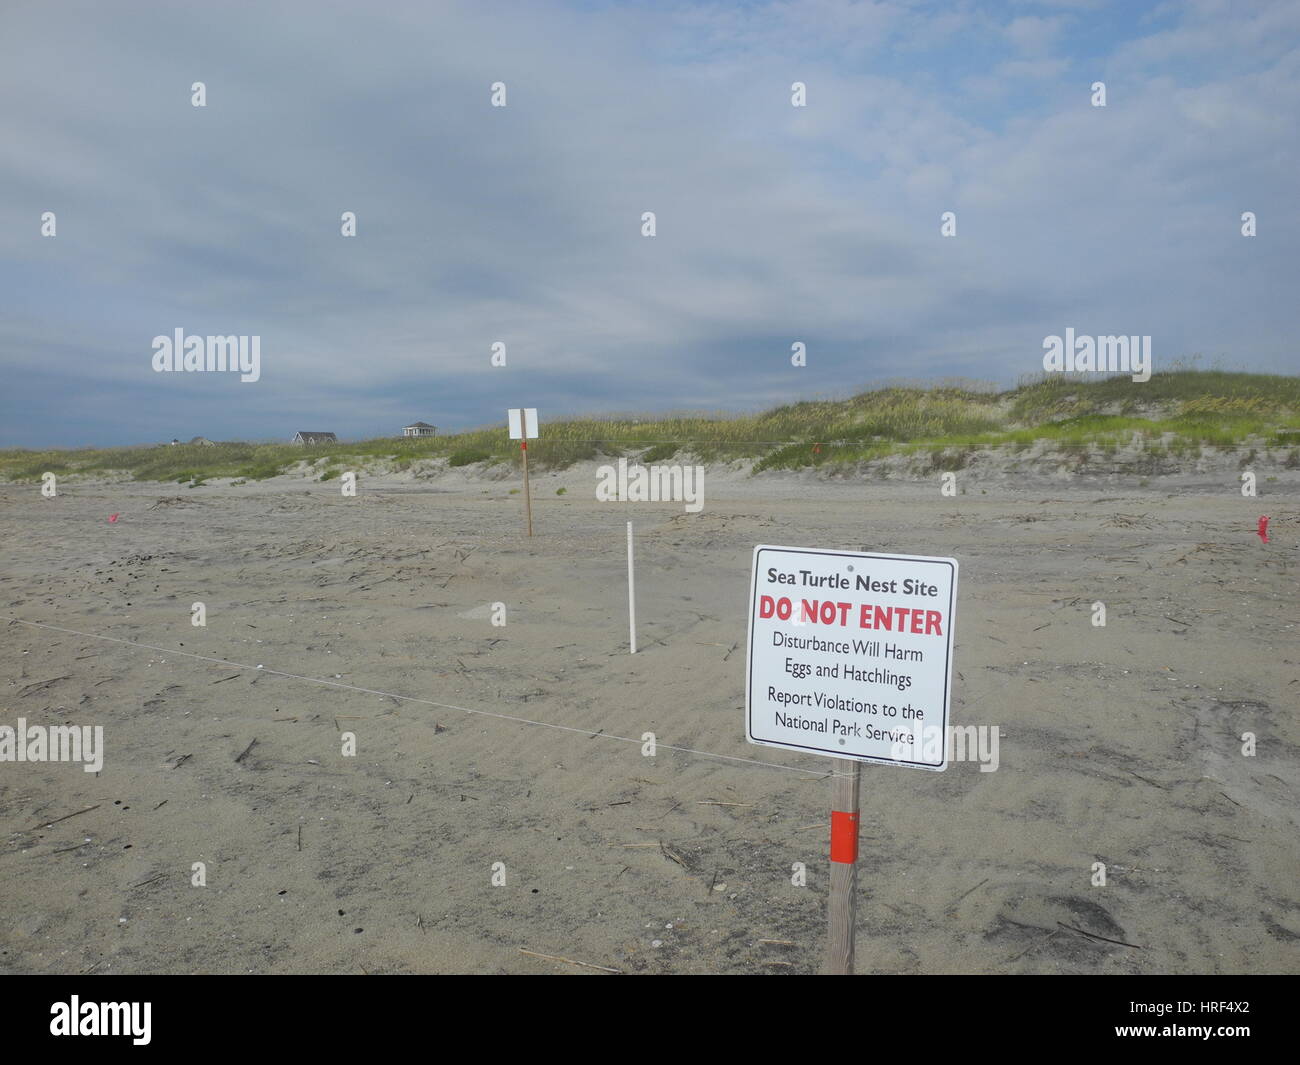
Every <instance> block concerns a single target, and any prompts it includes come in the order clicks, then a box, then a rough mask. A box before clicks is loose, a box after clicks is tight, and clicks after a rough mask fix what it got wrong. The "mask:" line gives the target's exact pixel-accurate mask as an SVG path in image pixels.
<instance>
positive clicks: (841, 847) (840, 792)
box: [825, 758, 862, 976]
mask: <svg viewBox="0 0 1300 1065" xmlns="http://www.w3.org/2000/svg"><path fill="white" fill-rule="evenodd" d="M861 772H862V763H861V762H857V761H854V760H853V759H849V758H837V759H835V762H834V776H833V777H832V778H831V897H830V924H829V928H828V930H827V939H826V967H825V972H826V973H827V974H828V975H830V976H848V975H852V973H853V950H854V932H855V931H856V928H857V912H858V785H859V781H860V779H861Z"/></svg>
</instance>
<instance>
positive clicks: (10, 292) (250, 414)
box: [0, 0, 1300, 446]
mask: <svg viewBox="0 0 1300 1065" xmlns="http://www.w3.org/2000/svg"><path fill="white" fill-rule="evenodd" d="M195 81H203V82H204V83H205V85H206V89H207V106H206V107H205V108H195V107H192V106H191V103H190V95H191V94H190V86H191V84H192V83H193V82H195ZM496 81H501V82H504V83H505V84H506V86H507V94H508V96H507V99H508V104H507V106H506V107H505V108H493V107H491V106H490V98H489V97H490V89H489V87H490V85H491V84H492V83H493V82H496ZM794 81H802V82H804V83H805V84H806V85H807V94H808V105H807V107H805V108H794V107H792V106H791V105H790V87H791V83H792V82H794ZM1094 81H1104V82H1105V83H1106V90H1107V106H1106V107H1105V108H1095V107H1092V106H1091V104H1090V99H1089V98H1090V95H1091V91H1090V86H1091V85H1092V83H1093V82H1094ZM0 100H3V102H4V105H5V106H3V107H2V108H0V189H2V190H3V195H2V196H0V291H3V293H4V296H3V298H2V302H0V360H3V366H4V370H5V374H4V380H5V388H4V389H3V398H2V399H0V415H2V420H0V446H80V445H87V444H92V445H108V444H128V443H142V442H149V441H159V440H169V439H171V438H172V437H174V436H178V437H181V438H183V439H188V438H189V437H191V436H195V435H204V436H208V437H211V438H214V439H240V438H243V439H287V438H288V437H289V436H290V435H291V434H292V433H293V431H294V430H296V429H315V430H333V431H335V432H337V433H339V434H340V436H344V437H363V436H376V435H384V434H389V433H395V432H396V431H397V429H398V427H400V426H401V425H403V424H405V423H407V422H409V421H412V420H416V419H422V420H425V421H429V422H433V423H435V424H437V425H438V426H440V427H442V428H446V429H451V430H454V429H457V428H466V427H470V426H477V425H482V424H485V423H490V422H495V421H498V420H503V419H504V410H505V408H506V407H508V406H519V405H521V404H527V405H531V406H536V407H538V408H539V409H540V410H541V413H542V418H543V421H545V419H546V418H547V417H548V416H551V417H554V416H559V415H562V414H579V413H593V412H614V411H650V410H682V409H703V410H732V411H740V410H752V409H757V408H762V407H765V406H769V405H774V404H776V403H779V402H783V401H785V400H788V399H790V398H792V397H809V398H811V397H815V396H827V395H844V394H847V393H850V392H852V391H854V390H855V389H857V388H858V387H860V386H862V385H864V384H867V383H870V382H878V381H882V380H888V379H894V378H900V377H901V378H909V379H917V378H942V377H953V376H961V377H970V378H978V379H983V380H990V381H995V382H998V383H999V384H1003V385H1010V384H1013V383H1014V382H1015V381H1016V379H1017V378H1018V377H1019V376H1020V375H1022V374H1026V373H1032V372H1034V371H1035V370H1037V369H1039V368H1041V359H1042V341H1043V338H1044V337H1045V336H1047V335H1049V334H1054V333H1062V332H1063V331H1064V330H1065V328H1066V327H1067V326H1071V327H1073V328H1074V329H1075V330H1076V331H1077V332H1078V333H1080V334H1092V335H1099V334H1126V335H1127V334H1149V335H1151V336H1152V338H1153V339H1152V348H1153V352H1154V358H1155V364H1156V369H1157V370H1158V369H1160V368H1161V367H1162V366H1168V365H1169V364H1171V363H1172V362H1173V361H1174V360H1176V359H1187V358H1189V357H1190V356H1192V355H1194V354H1200V355H1202V356H1203V363H1211V362H1218V363H1219V364H1221V365H1223V366H1224V367H1226V368H1231V369H1248V370H1257V371H1269V372H1285V373H1293V372H1295V371H1296V368H1297V365H1298V364H1300V360H1298V359H1297V356H1296V353H1295V345H1294V342H1293V339H1292V334H1293V325H1292V320H1293V317H1294V315H1293V311H1292V308H1293V306H1294V304H1295V303H1296V291H1295V289H1296V277H1297V270H1296V249H1297V247H1300V243H1298V241H1297V238H1300V232H1298V231H1297V230H1298V227H1297V217H1296V215H1297V212H1296V206H1295V193H1294V189H1295V185H1296V177H1297V174H1300V158H1298V156H1300V152H1298V151H1297V145H1300V136H1297V129H1296V116H1297V115H1300V5H1297V4H1294V3H1267V2H1259V3H1227V2H1218V0H1213V2H1212V0H1200V2H1189V3H1155V4H1139V3H1116V4H1107V3H1102V2H1095V3H1094V2H1089V0H1073V2H1057V3H1049V2H1044V3H1036V2H1029V0H1025V2H1004V3H960V2H958V3H944V4H941V3H912V2H906V0H890V2H879V3H867V2H857V3H855V2H849V0H785V2H771V3H765V2H751V3H658V2H656V3H649V2H647V3H639V4H637V3H591V2H586V3H568V4H563V3H546V2H543V0H538V2H530V3H519V4H438V3H391V4H383V5H372V4H367V5H364V6H363V5H361V4H359V3H349V4H342V3H335V4H331V3H268V2H258V3H239V2H235V3H222V4H212V5H197V4H185V5H177V4H162V3H156V4H152V3H125V4H113V5H104V4H99V3H58V2H55V3H49V2H42V3H12V2H11V3H8V4H6V5H5V8H4V10H3V11H2V12H0ZM949 210H951V211H955V212H956V214H957V235H956V236H955V237H952V238H944V237H941V236H940V231H939V230H940V215H941V213H942V212H944V211H949ZM45 211H53V212H55V214H56V216H57V227H58V229H57V236H56V237H53V238H49V237H42V236H41V232H40V220H41V214H42V212H45ZM344 211H354V212H356V215H357V229H358V235H357V236H356V237H354V238H347V237H343V236H341V235H340V232H339V227H340V215H341V214H342V212H344ZM643 211H654V212H655V213H656V217H657V228H658V232H657V235H656V236H655V237H653V238H646V237H643V236H641V232H640V228H641V223H640V219H641V214H642V212H643ZM1243 211H1254V212H1255V213H1256V215H1257V218H1258V230H1259V232H1258V236H1256V237H1253V238H1246V237H1243V236H1242V235H1241V233H1240V226H1241V223H1240V216H1241V214H1242V212H1243ZM176 328H183V329H185V330H186V331H187V332H188V333H192V334H201V335H204V334H210V333H211V334H246V335H252V334H257V335H259V336H260V337H261V338H262V340H261V351H262V367H261V379H260V380H259V381H258V382H256V383H252V384H244V383H240V382H239V381H238V379H237V378H236V377H234V375H220V374H210V373H191V374H184V373H172V374H160V373H155V372H154V371H153V369H152V367H151V361H150V360H151V356H152V347H151V342H152V339H153V337H154V336H156V335H159V334H168V335H169V334H171V333H172V331H173V330H175V329H176ZM498 340H499V341H504V342H505V343H506V345H507V351H508V365H507V366H506V367H505V368H500V367H492V366H491V365H490V363H489V356H490V353H491V345H492V344H493V342H495V341H498ZM795 341H803V342H804V343H805V344H806V345H807V350H808V365H807V366H806V367H803V368H796V367H793V366H791V365H790V358H789V356H790V345H791V344H792V343H793V342H795ZM1134 387H1135V388H1140V387H1141V385H1140V384H1135V385H1134Z"/></svg>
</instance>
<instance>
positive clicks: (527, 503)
mask: <svg viewBox="0 0 1300 1065" xmlns="http://www.w3.org/2000/svg"><path fill="white" fill-rule="evenodd" d="M519 416H520V419H521V421H522V422H523V424H524V426H525V428H524V432H525V437H524V439H523V440H520V441H519V449H520V450H521V451H522V452H523V453H524V509H525V510H526V511H527V512H528V535H529V536H532V535H533V497H532V494H531V493H530V492H529V491H528V437H527V435H526V434H527V431H528V430H527V422H528V419H527V417H526V416H525V415H524V413H523V411H522V410H521V411H520V415H519Z"/></svg>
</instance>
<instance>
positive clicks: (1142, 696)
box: [0, 465, 1300, 975]
mask: <svg viewBox="0 0 1300 1065" xmlns="http://www.w3.org/2000/svg"><path fill="white" fill-rule="evenodd" d="M1271 472H1272V473H1275V474H1276V477H1275V480H1273V481H1271V482H1269V483H1267V484H1265V483H1264V481H1263V478H1262V477H1261V495H1260V497H1259V498H1255V499H1246V498H1243V497H1242V496H1241V494H1240V492H1239V491H1238V489H1237V484H1236V477H1235V474H1233V473H1226V474H1225V473H1220V472H1216V473H1211V474H1206V475H1201V476H1197V475H1184V476H1180V477H1171V478H1153V479H1151V481H1150V483H1148V484H1146V485H1145V486H1140V485H1139V484H1138V483H1137V482H1136V480H1130V481H1129V482H1127V483H1116V484H1104V485H1098V484H1088V483H1081V482H1079V481H1077V480H1061V479H1051V478H1043V479H1041V481H1040V482H1039V483H1029V484H1025V483H1018V484H1007V483H998V482H996V481H995V480H991V479H990V480H987V481H980V480H979V479H977V478H966V480H965V481H964V482H963V485H964V487H965V488H966V493H965V494H963V495H959V496H957V497H954V498H945V497H943V496H941V495H940V493H939V491H938V487H937V479H929V480H924V481H915V482H910V483H909V482H905V481H900V482H898V483H871V482H867V481H855V480H853V479H842V480H837V481H834V482H829V481H822V480H817V479H814V478H812V477H810V476H809V477H801V476H800V477H797V476H793V475H789V476H780V475H772V476H763V477H757V478H749V477H745V476H742V475H741V474H739V473H727V472H726V471H710V481H709V494H708V496H707V502H706V505H705V506H704V509H703V511H702V512H701V513H698V514H688V513H686V512H685V511H684V509H683V507H682V505H681V504H680V503H676V504H674V503H658V504H619V503H598V502H596V501H595V500H594V498H593V491H592V486H593V484H594V483H595V478H594V474H593V467H592V466H590V465H581V466H576V467H573V468H571V469H569V470H567V471H564V472H560V473H543V474H540V475H538V476H536V477H535V478H534V482H533V498H534V523H535V533H536V535H535V536H534V537H533V538H532V539H531V540H529V539H525V538H524V537H523V535H522V532H523V504H522V499H521V497H520V496H519V495H517V494H512V492H511V490H512V489H517V487H518V482H517V480H516V479H514V478H513V477H505V476H503V477H481V476H480V477H476V476H474V475H472V474H470V473H461V472H454V473H448V474H446V475H445V476H442V477H433V478H428V479H424V480H417V479H412V478H410V477H399V476H396V475H395V476H393V477H391V478H363V479H362V482H361V486H360V488H359V491H358V494H357V496H356V497H355V498H347V497H344V496H343V495H341V493H340V489H339V484H338V482H337V481H334V482H326V483H317V482H314V481H309V480H305V479H300V478H289V477H281V478H276V479H274V480H272V481H267V482H263V483H260V484H253V483H250V484H245V485H239V486H231V485H229V484H209V485H204V486H202V487H199V488H194V489H188V488H185V487H178V486H176V485H159V484H148V483H132V482H124V483H107V482H98V483H96V482H92V481H85V482H78V481H75V480H73V481H68V482H65V483H61V484H60V489H59V492H60V494H59V495H58V496H57V497H56V498H54V499H46V498H42V496H41V494H40V491H39V486H38V485H26V484H24V485H4V486H0V535H3V539H4V543H5V548H4V557H5V564H4V567H3V576H2V577H0V615H3V618H4V620H0V625H3V627H4V633H5V637H6V638H5V640H4V641H3V644H0V663H2V664H3V682H2V688H0V691H2V693H3V694H2V696H0V724H10V725H13V724H15V723H16V722H17V719H18V718H19V717H22V718H24V719H25V720H26V721H27V722H28V723H29V724H39V725H53V724H60V723H68V724H76V725H102V726H103V729H104V742H105V755H104V765H103V768H102V770H101V771H100V772H99V773H98V774H94V773H87V772H85V771H84V770H83V768H82V767H81V766H80V765H75V764H60V763H45V764H39V763H4V764H0V831H2V833H3V840H4V842H3V851H2V853H0V897H3V899H4V900H5V901H4V903H3V913H4V919H3V920H2V921H0V971H4V972H8V973H64V974H75V973H84V972H95V973H129V972H160V973H192V972H217V973H245V972H255V973H305V972H312V973H318V972H319V973H359V972H366V973H375V974H378V973H414V972H421V973H427V972H434V973H446V972H464V973H503V972H519V973H548V972H558V973H571V974H575V975H577V974H593V975H594V974H599V973H601V972H602V970H603V969H609V970H615V971H617V972H621V973H813V972H816V971H817V970H818V968H819V967H820V964H821V956H822V951H823V948H824V940H825V922H826V898H827V856H826V855H827V819H828V813H827V811H828V808H829V795H830V785H829V783H828V780H827V775H826V774H827V772H828V769H829V763H828V762H827V760H826V759H820V758H817V757H814V756H806V755H796V754H793V753H789V752H783V751H776V750H771V749H767V748H762V747H757V746H753V745H750V744H747V743H746V742H745V741H744V733H743V709H742V704H743V699H744V669H745V617H746V606H747V600H748V589H749V566H750V557H751V552H752V550H753V547H754V545H755V544H759V543H767V544H784V545H793V546H808V547H830V548H848V549H854V550H857V549H862V548H866V549H868V550H892V551H898V552H904V553H909V554H920V555H938V556H952V557H954V558H957V559H958V560H959V561H960V564H961V567H962V569H961V583H960V589H959V595H958V601H957V615H956V616H957V622H956V646H955V666H954V674H953V679H954V694H953V702H952V721H953V723H954V724H958V725H962V724H978V725H989V726H992V725H997V726H999V729H1000V737H1001V739H1000V760H999V765H998V768H997V770H996V771H995V772H981V771H980V767H979V765H977V764H974V763H969V762H968V763H956V764H953V765H952V766H950V767H949V769H948V770H947V771H946V772H944V773H926V772H919V771H913V770H903V769H895V768H887V767H883V766H865V767H864V770H863V785H862V802H863V815H862V839H863V842H862V859H861V874H860V884H861V896H860V900H859V910H858V913H859V918H858V946H857V956H858V970H859V971H860V972H870V973H1098V974H1103V973H1106V974H1109V973H1278V972H1290V973H1294V972H1300V893H1298V892H1297V883H1298V882H1300V876H1298V874H1300V722H1298V721H1297V706H1298V705H1300V641H1298V640H1297V636H1298V635H1300V608H1298V607H1297V596H1296V593H1297V579H1296V578H1297V573H1298V572H1300V568H1298V567H1300V558H1298V557H1297V547H1296V544H1297V532H1298V531H1300V471H1294V470H1284V469H1281V468H1278V469H1277V470H1275V471H1271ZM561 488H563V489H565V492H564V494H557V491H558V490H559V489H561ZM112 514H117V515H118V519H117V520H116V521H115V522H110V521H109V520H108V517H109V515H112ZM1264 514H1266V515H1269V517H1270V519H1271V521H1270V527H1269V528H1270V537H1271V542H1269V543H1267V544H1264V543H1262V542H1261V541H1260V539H1259V537H1258V536H1257V535H1256V534H1255V528H1256V521H1257V519H1258V517H1259V516H1260V515H1264ZM629 520H632V521H634V522H635V525H636V533H637V600H638V616H639V643H640V649H639V653H637V654H636V655H635V656H633V655H630V654H629V653H628V631H627V602H626V583H625V566H626V559H625V552H626V541H625V523H626V522H627V521H629ZM1096 601H1101V602H1104V603H1105V605H1106V610H1107V624H1106V626H1105V627H1096V626H1094V625H1093V624H1092V623H1091V620H1090V617H1091V610H1092V604H1093V603H1094V602H1096ZM196 602H202V603H203V604H204V606H205V609H206V626H204V627H196V626H194V625H192V624H191V608H192V604H194V603H196ZM496 603H503V604H505V609H506V617H507V623H506V624H505V625H504V626H494V625H493V624H492V611H493V604H496ZM15 619H16V620H15ZM24 623H28V624H24ZM258 667H262V668H260V669H259V668H258ZM272 671H274V672H272ZM394 696H397V698H394ZM345 732H351V733H354V734H355V737H356V750H357V753H356V755H355V756H353V757H349V756H345V755H344V754H343V753H342V740H341V736H342V734H343V733H345ZM646 732H653V733H654V734H655V736H656V738H657V741H658V744H659V745H660V746H659V748H658V751H657V753H656V754H655V756H654V757H646V756H644V755H643V754H642V747H641V743H642V740H641V737H642V736H643V734H644V733H646ZM1247 732H1249V733H1253V734H1254V735H1255V736H1256V744H1257V747H1256V753H1255V754H1254V756H1245V755H1243V754H1242V745H1243V741H1242V735H1243V734H1244V733H1247ZM668 748H678V749H677V750H671V749H668ZM798 862H802V863H805V864H806V867H807V885H806V886H803V887H801V886H796V885H795V884H793V883H792V867H793V866H794V864H795V863H798ZM1098 862H1100V863H1104V864H1105V866H1106V884H1105V886H1094V884H1093V880H1094V864H1095V863H1098ZM195 863H204V867H205V873H206V886H202V887H199V886H194V885H193V883H192V878H193V877H194V875H195V873H194V865H195ZM495 863H503V866H498V865H496V864H495ZM494 869H495V872H496V874H497V879H500V874H501V872H502V869H503V870H504V880H505V883H504V885H503V886H497V885H495V884H494V883H493V879H494ZM525 951H527V952H532V953H525ZM538 955H546V956H550V957H539V956H538ZM555 958H559V959H567V960H552V959H555ZM578 962H581V963H586V964H575V963H578Z"/></svg>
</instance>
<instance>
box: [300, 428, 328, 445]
mask: <svg viewBox="0 0 1300 1065" xmlns="http://www.w3.org/2000/svg"><path fill="white" fill-rule="evenodd" d="M338 442H339V438H338V437H337V436H335V435H334V434H333V433H308V432H304V431H303V430H301V429H300V430H299V431H298V432H296V433H294V434H293V440H292V441H291V443H294V444H337V443H338Z"/></svg>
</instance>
